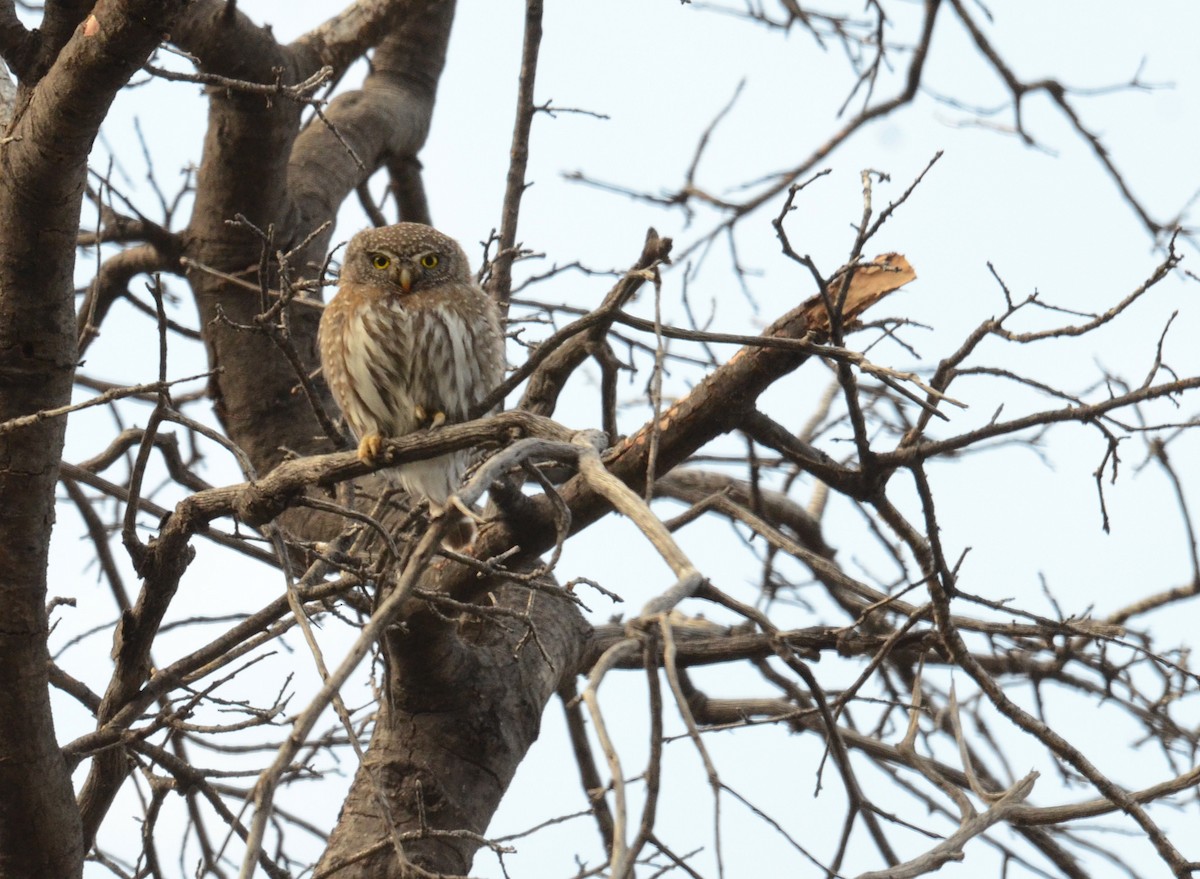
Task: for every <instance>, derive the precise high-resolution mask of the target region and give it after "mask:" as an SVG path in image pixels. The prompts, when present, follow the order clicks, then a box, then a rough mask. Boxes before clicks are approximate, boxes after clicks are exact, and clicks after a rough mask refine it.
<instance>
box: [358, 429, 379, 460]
mask: <svg viewBox="0 0 1200 879" xmlns="http://www.w3.org/2000/svg"><path fill="white" fill-rule="evenodd" d="M382 451H383V437H382V436H381V435H380V434H379V432H378V431H374V430H373V431H371V432H370V433H368V434H367V435H366V436H364V437H363V438H362V442H360V443H359V444H358V460H360V461H364V462H366V463H368V464H370V463H371V462H372V461H374V460H375V459H376V458H378V457H379V453H380V452H382Z"/></svg>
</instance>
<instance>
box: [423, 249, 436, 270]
mask: <svg viewBox="0 0 1200 879" xmlns="http://www.w3.org/2000/svg"><path fill="white" fill-rule="evenodd" d="M437 264H438V256H437V254H436V253H427V254H425V255H424V256H423V257H421V268H423V269H436V268H437Z"/></svg>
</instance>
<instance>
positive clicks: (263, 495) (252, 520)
mask: <svg viewBox="0 0 1200 879" xmlns="http://www.w3.org/2000/svg"><path fill="white" fill-rule="evenodd" d="M303 493H304V489H303V488H302V487H300V486H289V487H286V488H283V489H282V490H279V491H274V492H268V491H264V490H263V489H262V488H261V487H260V486H259V485H258V484H257V483H254V482H250V483H247V484H246V485H245V486H244V487H243V488H242V490H241V491H240V492H239V493H238V496H237V498H236V499H235V500H234V502H233V512H234V515H235V516H236V517H237V518H238V519H239V520H240V521H242V522H244V523H245V524H247V525H249V526H251V527H252V528H258V527H260V526H262V525H266V524H267V523H268V522H270V521H271V520H272V519H274V518H275V517H276V516H278V515H279V514H280V513H282V512H283V511H284V510H286V509H287V508H288V507H290V506H291V505H292V504H293V502H294V501H295V500H296V498H297V497H299V496H300V495H301V494H303Z"/></svg>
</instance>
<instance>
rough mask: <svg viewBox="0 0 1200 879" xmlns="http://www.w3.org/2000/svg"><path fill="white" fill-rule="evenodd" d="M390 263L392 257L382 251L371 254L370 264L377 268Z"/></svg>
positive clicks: (385, 266)
mask: <svg viewBox="0 0 1200 879" xmlns="http://www.w3.org/2000/svg"><path fill="white" fill-rule="evenodd" d="M391 264H392V258H391V257H390V256H387V255H385V254H382V253H376V254H372V256H371V265H373V266H375V268H377V269H386V268H387V267H388V266H390V265H391Z"/></svg>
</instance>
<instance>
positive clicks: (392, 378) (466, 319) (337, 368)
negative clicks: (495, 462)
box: [321, 291, 504, 503]
mask: <svg viewBox="0 0 1200 879" xmlns="http://www.w3.org/2000/svg"><path fill="white" fill-rule="evenodd" d="M471 294H474V295H471ZM422 300H424V301H422ZM476 300H478V301H476ZM502 339H503V337H502V335H501V334H500V330H499V323H498V320H497V316H496V313H495V311H494V309H493V308H492V306H491V303H490V301H489V300H487V298H486V295H485V294H483V292H482V291H469V293H468V295H462V293H461V292H460V294H459V295H458V296H456V297H454V298H453V299H450V298H449V297H440V296H437V297H419V296H417V295H413V296H409V297H398V296H397V297H387V298H384V299H379V298H375V299H373V300H372V299H370V298H368V297H358V296H355V297H345V296H344V295H343V294H339V295H338V296H337V297H335V298H334V301H333V302H331V303H330V305H329V307H328V308H327V309H326V314H325V317H324V319H323V320H322V334H321V359H322V362H323V364H324V368H325V373H326V379H327V381H328V382H329V385H330V389H331V390H332V391H333V394H334V397H335V399H336V400H337V403H338V405H339V406H340V407H341V409H342V412H343V413H344V414H345V416H346V420H347V422H348V423H349V425H350V428H351V429H352V430H353V431H354V433H355V434H356V435H357V436H358V437H359V438H360V439H361V438H362V437H364V436H366V435H367V434H370V433H379V434H381V435H382V436H385V437H399V436H404V435H405V434H409V433H412V432H413V431H416V430H418V429H421V428H423V427H427V426H428V424H423V423H421V422H420V421H419V420H418V413H419V412H423V413H425V414H426V415H427V417H432V416H433V415H434V413H439V412H440V413H443V414H444V415H445V416H446V420H447V421H448V422H455V421H463V420H465V419H466V418H467V417H468V415H469V412H470V408H471V406H472V405H473V404H474V403H475V402H477V401H478V400H479V399H481V398H482V397H483V395H484V394H486V393H487V392H488V391H490V390H491V389H492V388H493V387H494V386H495V385H496V384H498V383H499V382H500V380H501V379H502V378H503V370H504V359H503V347H502ZM468 461H469V453H468V452H453V453H450V454H447V455H443V456H439V457H437V458H433V459H429V460H426V461H418V462H413V463H411V464H406V465H404V466H403V467H401V468H399V469H398V471H397V475H398V476H399V478H400V481H401V483H402V484H403V485H404V487H405V489H407V490H408V491H409V492H412V493H416V494H420V495H424V496H426V497H429V498H430V499H431V500H433V501H435V502H439V503H440V502H442V501H444V500H445V499H446V498H447V497H449V496H450V495H451V494H452V493H453V492H454V491H456V490H457V488H458V486H459V484H460V481H461V479H462V476H463V473H464V472H465V470H466V466H467V463H468Z"/></svg>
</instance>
